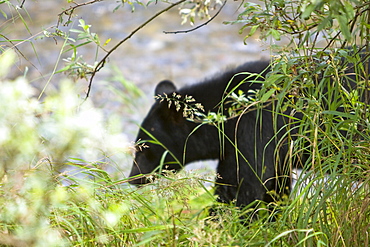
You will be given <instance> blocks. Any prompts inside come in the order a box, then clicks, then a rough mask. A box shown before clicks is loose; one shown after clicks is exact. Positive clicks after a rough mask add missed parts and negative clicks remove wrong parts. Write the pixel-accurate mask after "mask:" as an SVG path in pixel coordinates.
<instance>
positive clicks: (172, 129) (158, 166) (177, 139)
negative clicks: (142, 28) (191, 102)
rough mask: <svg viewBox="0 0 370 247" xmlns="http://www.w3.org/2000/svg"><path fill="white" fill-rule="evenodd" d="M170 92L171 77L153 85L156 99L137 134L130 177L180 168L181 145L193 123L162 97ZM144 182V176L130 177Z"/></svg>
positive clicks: (172, 88)
mask: <svg viewBox="0 0 370 247" xmlns="http://www.w3.org/2000/svg"><path fill="white" fill-rule="evenodd" d="M174 92H176V87H175V85H174V84H173V83H172V82H171V81H168V80H165V81H161V82H160V83H159V84H158V85H157V87H156V89H155V96H157V97H156V102H155V103H154V105H153V106H152V107H151V109H150V111H149V113H148V114H147V116H146V117H145V119H144V121H143V122H142V124H141V127H140V130H139V133H138V135H137V139H136V142H137V148H136V149H137V150H136V153H135V159H134V163H133V166H132V169H131V173H130V177H132V176H137V175H140V174H149V173H152V172H160V171H162V170H179V169H181V168H182V166H183V157H182V156H183V152H184V145H185V143H186V140H187V138H188V136H189V134H190V133H191V131H192V130H193V129H194V127H195V126H196V125H195V124H194V123H191V122H189V121H187V120H186V118H184V117H183V113H182V111H181V110H179V109H176V107H175V105H174V104H171V105H170V104H169V102H168V101H166V99H165V97H166V96H170V95H172V94H173V93H174ZM158 96H159V97H158ZM148 182H150V181H149V180H148V179H147V178H146V177H145V176H142V177H138V178H137V179H133V180H131V181H130V183H131V184H145V183H148Z"/></svg>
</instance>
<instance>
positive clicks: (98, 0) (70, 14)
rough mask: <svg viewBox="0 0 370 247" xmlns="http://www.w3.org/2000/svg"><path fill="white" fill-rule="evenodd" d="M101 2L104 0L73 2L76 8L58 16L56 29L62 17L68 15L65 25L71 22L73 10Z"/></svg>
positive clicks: (72, 7)
mask: <svg viewBox="0 0 370 247" xmlns="http://www.w3.org/2000/svg"><path fill="white" fill-rule="evenodd" d="M24 1H25V0H24ZM102 1H104V0H92V1H90V2H85V3H75V2H73V3H74V4H75V5H76V6H71V7H69V8H68V9H66V10H64V11H63V12H61V13H59V14H58V23H57V27H59V24H60V23H61V20H62V15H68V20H67V21H66V23H68V22H69V21H70V20H71V18H72V14H73V11H75V9H77V8H79V7H82V6H86V5H90V4H93V3H97V2H102Z"/></svg>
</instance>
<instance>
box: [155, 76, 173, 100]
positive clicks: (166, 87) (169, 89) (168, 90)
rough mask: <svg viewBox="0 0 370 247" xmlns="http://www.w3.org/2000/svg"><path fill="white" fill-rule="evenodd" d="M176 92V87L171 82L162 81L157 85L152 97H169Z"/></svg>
mask: <svg viewBox="0 0 370 247" xmlns="http://www.w3.org/2000/svg"><path fill="white" fill-rule="evenodd" d="M175 91H176V86H175V85H174V84H173V82H172V81H169V80H164V81H161V82H160V83H158V85H157V87H156V88H155V91H154V96H157V95H163V93H165V94H167V95H170V94H172V93H173V92H175Z"/></svg>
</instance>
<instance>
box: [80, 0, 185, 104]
mask: <svg viewBox="0 0 370 247" xmlns="http://www.w3.org/2000/svg"><path fill="white" fill-rule="evenodd" d="M185 1H186V0H180V1H178V2H176V3H173V4H172V5H170V6H168V7H167V8H165V9H163V10H161V11H159V12H158V13H156V14H155V15H153V16H152V17H151V18H149V19H148V20H147V21H146V22H144V23H143V24H141V25H140V26H139V27H137V28H136V29H135V30H134V31H132V32H131V33H130V34H129V35H128V36H127V37H126V38H124V39H123V40H121V41H120V42H118V43H117V44H116V45H115V46H114V47H113V48H112V49H110V50H109V51H108V53H107V54H106V55H105V56H104V57H103V59H101V60H100V61H99V63H98V64H97V65H96V67H95V69H94V71H93V72H92V74H91V78H90V81H89V85H88V88H87V92H86V97H85V100H86V99H87V98H88V97H89V95H90V91H91V85H92V81H93V79H94V77H95V75H96V73H97V72H98V71H99V70H100V69H101V68H103V67H104V65H105V63H106V61H107V59H108V57H109V56H110V55H111V54H112V52H114V51H115V50H116V49H117V48H118V47H119V46H121V45H122V44H123V43H124V42H126V41H127V40H128V39H130V38H131V37H132V36H133V35H134V34H135V33H137V32H138V31H139V30H140V29H142V28H143V27H145V26H146V25H147V24H148V23H150V22H151V21H153V20H154V19H155V18H157V17H158V16H160V15H161V14H163V13H164V12H167V11H168V10H170V9H172V8H173V7H175V6H177V5H179V4H181V3H183V2H185Z"/></svg>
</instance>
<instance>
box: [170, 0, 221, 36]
mask: <svg viewBox="0 0 370 247" xmlns="http://www.w3.org/2000/svg"><path fill="white" fill-rule="evenodd" d="M226 2H227V0H225V1H224V3H223V4H222V6H221V7H220V9H219V10H218V11H217V13H216V14H215V15H214V16H212V18H211V19H209V20H208V21H206V22H205V23H203V24H201V25H199V26H196V27H195V28H192V29H189V30H184V31H173V32H172V31H163V33H165V34H178V33H190V32H193V31H195V30H197V29H199V28H201V27H203V26H205V25H207V24H208V23H210V22H211V21H213V19H215V18H216V16H217V15H218V14H219V13H220V12H221V10H222V9H223V8H224V6H225V4H226Z"/></svg>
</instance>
